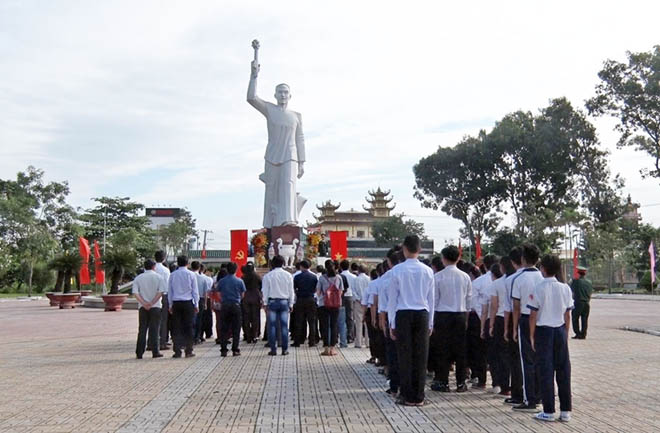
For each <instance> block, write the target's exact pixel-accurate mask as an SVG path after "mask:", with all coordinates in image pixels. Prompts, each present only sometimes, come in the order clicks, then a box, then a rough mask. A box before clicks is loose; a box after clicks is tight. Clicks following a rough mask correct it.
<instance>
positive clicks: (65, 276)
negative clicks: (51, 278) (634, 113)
mask: <svg viewBox="0 0 660 433" xmlns="http://www.w3.org/2000/svg"><path fill="white" fill-rule="evenodd" d="M81 266H82V257H80V255H79V254H78V253H77V252H64V253H62V254H60V255H58V256H56V257H55V258H53V259H52V260H51V261H50V262H49V263H48V268H49V269H53V270H55V271H57V280H56V281H55V289H54V291H55V292H59V291H62V292H63V293H69V292H71V277H73V276H74V275H76V274H77V273H78V272H79V271H80V268H81Z"/></svg>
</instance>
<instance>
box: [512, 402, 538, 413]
mask: <svg viewBox="0 0 660 433" xmlns="http://www.w3.org/2000/svg"><path fill="white" fill-rule="evenodd" d="M511 409H513V410H516V411H520V412H538V411H539V408H538V405H537V404H532V403H528V404H525V403H521V404H519V405H518V406H513V407H512V408H511Z"/></svg>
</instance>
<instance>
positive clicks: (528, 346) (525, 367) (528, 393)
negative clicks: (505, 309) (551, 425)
mask: <svg viewBox="0 0 660 433" xmlns="http://www.w3.org/2000/svg"><path fill="white" fill-rule="evenodd" d="M518 343H520V361H521V363H522V373H523V401H524V402H525V403H527V404H538V402H539V398H538V395H537V390H538V389H539V376H538V374H537V369H538V365H537V363H536V352H535V351H534V349H532V341H531V339H530V336H529V316H528V315H526V314H521V315H520V321H519V322H518Z"/></svg>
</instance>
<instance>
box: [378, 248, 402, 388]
mask: <svg viewBox="0 0 660 433" xmlns="http://www.w3.org/2000/svg"><path fill="white" fill-rule="evenodd" d="M404 260H405V257H404V255H403V251H402V249H401V247H400V246H399V245H397V246H395V247H393V248H390V250H389V251H388V252H387V268H388V269H389V270H387V271H386V272H385V273H384V274H383V276H382V277H381V278H380V282H379V284H378V315H379V318H380V329H381V330H382V332H383V344H384V348H385V364H386V365H385V368H384V371H383V372H384V373H385V374H386V376H387V378H388V379H389V381H390V387H389V389H387V390H386V391H385V392H386V393H388V394H390V395H392V396H395V395H397V393H398V392H399V384H400V380H399V357H398V350H397V344H396V342H395V341H394V339H393V338H392V335H391V334H390V326H389V325H388V322H389V321H390V319H389V318H390V317H394V316H393V314H394V313H393V312H392V313H390V312H389V311H388V308H389V299H390V290H391V288H392V275H393V270H394V268H395V267H396V266H398V265H399V263H401V262H403V261H404Z"/></svg>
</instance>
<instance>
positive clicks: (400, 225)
mask: <svg viewBox="0 0 660 433" xmlns="http://www.w3.org/2000/svg"><path fill="white" fill-rule="evenodd" d="M404 216H405V215H403V214H394V215H392V216H390V217H388V218H383V219H379V220H377V221H376V222H375V223H374V224H373V227H372V229H371V230H372V234H373V237H374V239H375V240H376V244H377V245H380V246H392V245H394V244H398V243H400V242H401V241H403V239H404V238H405V237H406V236H408V235H417V236H419V237H420V239H426V234H425V233H424V224H423V223H418V222H416V221H415V220H412V219H406V220H404V219H403V218H404Z"/></svg>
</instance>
